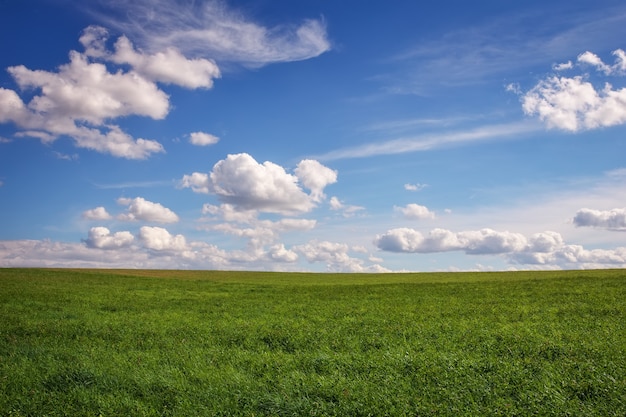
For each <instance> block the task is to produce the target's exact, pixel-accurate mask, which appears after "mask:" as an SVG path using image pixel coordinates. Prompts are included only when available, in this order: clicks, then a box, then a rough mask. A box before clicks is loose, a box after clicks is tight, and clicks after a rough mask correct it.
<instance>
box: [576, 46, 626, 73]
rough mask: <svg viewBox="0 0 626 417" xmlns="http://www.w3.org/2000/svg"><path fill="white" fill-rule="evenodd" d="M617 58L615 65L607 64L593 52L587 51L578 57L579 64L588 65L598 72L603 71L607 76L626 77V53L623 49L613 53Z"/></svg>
mask: <svg viewBox="0 0 626 417" xmlns="http://www.w3.org/2000/svg"><path fill="white" fill-rule="evenodd" d="M612 54H613V56H615V64H613V65H608V64H605V63H604V62H603V61H602V59H600V57H599V56H597V55H596V54H594V53H593V52H589V51H586V52H584V53H582V54H580V55H578V58H577V60H578V62H579V63H583V64H588V65H591V66H593V67H595V68H596V70H597V71H601V72H603V73H605V74H606V75H624V71H625V70H626V53H625V52H624V51H623V50H622V49H616V50H615V51H613V52H612Z"/></svg>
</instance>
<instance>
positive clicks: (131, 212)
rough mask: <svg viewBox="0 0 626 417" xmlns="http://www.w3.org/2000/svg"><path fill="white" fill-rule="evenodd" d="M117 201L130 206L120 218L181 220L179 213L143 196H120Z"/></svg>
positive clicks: (153, 220) (162, 221)
mask: <svg viewBox="0 0 626 417" xmlns="http://www.w3.org/2000/svg"><path fill="white" fill-rule="evenodd" d="M117 203H118V204H120V205H125V206H126V205H127V206H128V209H127V210H126V213H123V214H120V215H119V216H117V218H118V220H122V221H145V222H157V223H176V222H177V221H178V220H179V218H178V215H177V214H176V213H174V212H173V211H172V210H170V209H168V208H167V207H163V206H162V205H161V204H159V203H153V202H152V201H148V200H146V199H144V198H142V197H136V198H132V199H131V198H119V199H118V200H117Z"/></svg>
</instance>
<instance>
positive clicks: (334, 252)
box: [293, 240, 389, 272]
mask: <svg viewBox="0 0 626 417" xmlns="http://www.w3.org/2000/svg"><path fill="white" fill-rule="evenodd" d="M293 250H294V251H296V252H298V253H300V254H302V255H303V256H304V257H305V258H306V260H307V261H309V262H311V263H313V262H322V263H324V264H326V269H327V270H328V271H337V272H389V270H387V269H386V268H383V267H382V266H380V265H378V264H374V265H369V266H367V265H364V263H365V261H364V260H363V259H360V258H356V257H353V256H350V252H351V248H350V247H349V246H348V245H347V244H345V243H337V242H329V241H317V240H313V241H311V242H309V243H306V244H304V245H297V246H295V247H294V248H293Z"/></svg>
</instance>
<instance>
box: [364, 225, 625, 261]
mask: <svg viewBox="0 0 626 417" xmlns="http://www.w3.org/2000/svg"><path fill="white" fill-rule="evenodd" d="M374 244H375V245H376V246H377V247H378V248H379V249H380V250H383V251H389V252H404V253H435V252H449V251H463V252H465V253H466V254H469V255H502V256H504V257H505V258H506V259H507V260H508V261H509V262H510V263H512V264H519V265H525V266H526V267H531V268H532V267H540V268H541V269H546V268H552V269H553V268H566V269H567V268H582V269H587V268H615V267H626V248H625V247H618V248H615V249H592V250H589V249H585V248H584V247H582V246H581V245H571V244H566V243H565V242H564V240H563V238H562V236H561V235H560V234H559V233H557V232H552V231H546V232H542V233H536V234H534V235H532V236H531V237H529V238H526V237H525V236H524V235H522V234H519V233H512V232H499V231H495V230H491V229H482V230H479V231H464V232H458V233H454V232H451V231H449V230H445V229H433V230H432V231H431V232H430V233H429V234H428V235H427V236H424V235H422V233H420V232H419V231H417V230H414V229H409V228H398V229H391V230H388V231H387V232H386V233H384V234H382V235H378V236H376V238H375V240H374Z"/></svg>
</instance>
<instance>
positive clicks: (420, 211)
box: [393, 203, 435, 220]
mask: <svg viewBox="0 0 626 417" xmlns="http://www.w3.org/2000/svg"><path fill="white" fill-rule="evenodd" d="M393 209H394V210H395V211H398V212H400V213H402V215H403V216H404V217H405V218H407V219H413V220H422V219H434V218H435V213H433V212H432V211H430V210H428V207H425V206H420V205H419V204H415V203H411V204H407V205H406V206H405V207H398V206H394V208H393Z"/></svg>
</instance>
